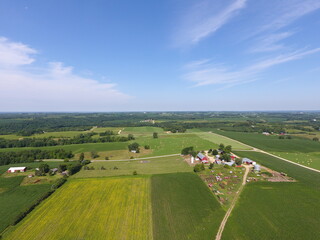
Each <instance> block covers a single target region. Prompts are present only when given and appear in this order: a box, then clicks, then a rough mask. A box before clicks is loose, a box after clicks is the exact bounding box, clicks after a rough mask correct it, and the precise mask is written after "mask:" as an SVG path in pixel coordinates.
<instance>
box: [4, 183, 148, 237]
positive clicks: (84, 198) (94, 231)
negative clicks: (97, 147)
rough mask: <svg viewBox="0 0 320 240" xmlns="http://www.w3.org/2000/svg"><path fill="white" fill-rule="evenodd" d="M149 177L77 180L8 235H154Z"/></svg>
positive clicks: (47, 201)
mask: <svg viewBox="0 0 320 240" xmlns="http://www.w3.org/2000/svg"><path fill="white" fill-rule="evenodd" d="M149 180H150V179H149V178H142V177H138V178H133V177H130V178H101V179H82V180H73V181H71V182H70V183H67V184H66V185H65V186H63V187H62V188H61V189H59V190H58V191H57V192H56V193H55V194H54V195H53V196H52V197H50V199H48V200H46V201H45V202H43V203H42V204H41V205H40V206H39V207H38V208H37V209H35V210H34V211H33V212H32V213H31V214H30V215H28V216H27V218H26V219H24V220H23V221H22V222H21V223H20V224H19V225H18V226H17V228H15V229H14V230H13V231H12V232H11V233H8V234H7V236H6V238H5V239H14V240H16V239H20V240H29V239H30V240H37V239H47V240H53V239H54V240H57V239H61V240H62V239H63V240H68V239H70V240H71V239H72V240H77V239H105V240H114V239H141V240H144V239H145V240H150V239H152V223H151V221H152V219H151V205H150V181H149Z"/></svg>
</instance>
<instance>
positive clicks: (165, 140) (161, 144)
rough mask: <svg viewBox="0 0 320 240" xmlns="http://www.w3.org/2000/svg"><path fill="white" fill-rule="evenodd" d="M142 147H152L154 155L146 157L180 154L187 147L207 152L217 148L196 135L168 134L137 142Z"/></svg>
mask: <svg viewBox="0 0 320 240" xmlns="http://www.w3.org/2000/svg"><path fill="white" fill-rule="evenodd" d="M136 142H138V143H139V144H140V145H141V146H144V145H150V147H151V149H152V150H153V151H152V154H148V155H146V156H160V155H167V154H175V153H180V152H181V150H182V149H183V148H185V147H190V146H193V147H194V149H196V150H199V151H200V150H206V149H210V148H214V147H217V146H218V145H217V144H214V143H212V142H210V141H208V140H205V139H202V138H200V137H198V136H197V135H195V134H168V135H161V136H159V138H152V137H151V138H149V137H148V138H147V137H141V138H138V139H137V140H136Z"/></svg>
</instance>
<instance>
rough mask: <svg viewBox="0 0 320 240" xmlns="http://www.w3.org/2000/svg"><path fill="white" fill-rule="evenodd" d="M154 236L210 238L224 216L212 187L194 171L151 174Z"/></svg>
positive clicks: (165, 237)
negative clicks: (208, 186) (211, 189)
mask: <svg viewBox="0 0 320 240" xmlns="http://www.w3.org/2000/svg"><path fill="white" fill-rule="evenodd" d="M151 184H152V185H151V187H152V215H153V236H154V239H155V240H162V239H163V240H169V239H179V240H184V239H194V240H208V239H212V237H213V236H215V235H216V233H217V230H218V228H219V225H220V222H221V220H222V218H223V216H224V213H225V212H224V211H223V210H222V208H221V206H220V204H219V203H218V201H217V200H216V199H215V198H214V197H213V195H212V193H211V192H210V190H209V188H207V187H206V186H205V184H204V183H203V182H202V180H201V179H200V178H199V177H198V176H197V175H196V174H193V173H176V174H163V175H154V176H152V181H151Z"/></svg>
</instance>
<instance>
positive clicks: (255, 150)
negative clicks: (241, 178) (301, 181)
mask: <svg viewBox="0 0 320 240" xmlns="http://www.w3.org/2000/svg"><path fill="white" fill-rule="evenodd" d="M213 134H217V133H213ZM217 135H220V134H217ZM220 136H222V137H225V138H228V139H231V140H234V141H236V142H238V143H241V144H243V145H246V146H248V147H250V148H252V150H236V149H234V150H233V151H242V152H245V151H248V152H250V151H251V152H260V153H264V154H267V155H269V156H272V157H275V158H278V159H280V160H282V161H286V162H289V163H292V164H295V165H297V166H299V167H303V168H306V169H308V170H311V171H314V172H318V173H320V170H318V169H315V168H311V167H307V166H304V165H302V164H299V163H296V162H293V161H290V160H288V159H285V158H283V157H279V156H277V155H274V154H272V153H269V152H266V151H264V150H261V149H259V148H255V147H252V146H250V145H248V144H245V143H242V142H240V141H238V140H235V139H232V138H229V137H226V136H223V135H220Z"/></svg>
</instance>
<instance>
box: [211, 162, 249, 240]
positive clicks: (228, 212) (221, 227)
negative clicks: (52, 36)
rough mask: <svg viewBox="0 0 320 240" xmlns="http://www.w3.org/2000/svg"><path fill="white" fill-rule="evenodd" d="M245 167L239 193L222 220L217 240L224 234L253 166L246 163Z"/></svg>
mask: <svg viewBox="0 0 320 240" xmlns="http://www.w3.org/2000/svg"><path fill="white" fill-rule="evenodd" d="M244 167H245V168H246V171H245V173H244V175H243V179H242V184H241V186H240V188H239V190H238V192H237V195H236V196H235V198H234V199H233V201H232V204H231V206H230V207H229V209H228V211H227V212H226V215H224V218H223V220H222V222H221V224H220V227H219V230H218V233H217V235H216V240H220V239H221V236H222V233H223V230H224V227H225V225H226V223H227V221H228V218H229V216H230V214H231V212H232V210H233V208H234V206H235V205H236V202H237V200H238V198H239V196H240V194H241V192H242V190H243V188H244V185H245V184H246V182H247V177H248V173H249V171H250V167H251V166H248V165H244Z"/></svg>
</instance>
